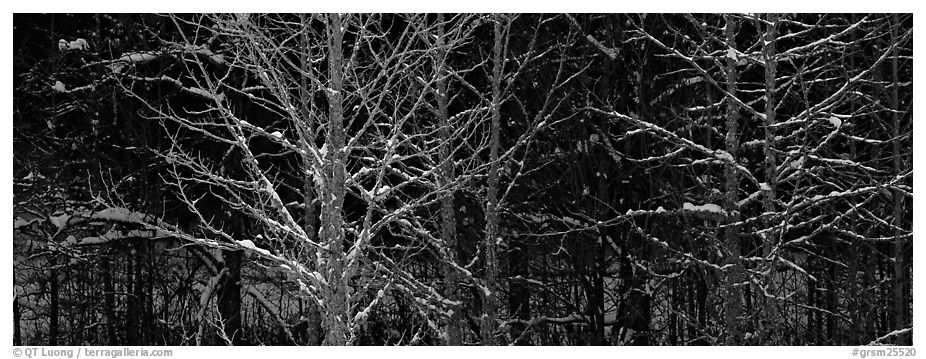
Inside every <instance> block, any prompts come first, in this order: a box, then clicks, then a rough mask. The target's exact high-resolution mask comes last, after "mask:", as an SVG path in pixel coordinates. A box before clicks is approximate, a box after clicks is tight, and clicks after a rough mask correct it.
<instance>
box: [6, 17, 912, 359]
mask: <svg viewBox="0 0 926 359" xmlns="http://www.w3.org/2000/svg"><path fill="white" fill-rule="evenodd" d="M13 26H14V27H13V40H14V41H13V42H14V47H13V72H14V75H13V78H14V83H13V98H14V107H13V149H14V154H13V156H14V157H13V176H14V178H13V216H14V218H13V252H14V253H13V255H14V258H13V277H14V296H15V298H14V299H13V327H14V338H13V342H14V344H15V345H85V344H91V345H864V344H901V345H903V344H906V345H909V344H910V343H911V342H912V334H913V330H912V291H911V287H912V258H913V257H912V212H913V202H912V193H913V188H912V186H913V164H912V160H913V152H912V148H913V146H912V143H913V138H912V136H913V131H912V106H913V83H912V78H913V77H912V74H913V16H912V15H911V14H360V15H348V14H186V15H172V14H163V15H162V14H16V15H14V17H13Z"/></svg>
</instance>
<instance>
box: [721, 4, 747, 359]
mask: <svg viewBox="0 0 926 359" xmlns="http://www.w3.org/2000/svg"><path fill="white" fill-rule="evenodd" d="M724 18H725V20H726V44H727V49H728V51H729V52H731V53H732V52H733V51H732V50H734V49H735V48H736V41H735V38H734V36H735V29H734V28H735V26H736V25H735V24H734V22H733V16H731V15H729V14H727V15H724ZM736 62H737V59H735V58H734V57H733V56H727V92H729V95H728V96H736V92H737V90H736V87H737V86H736V81H737V70H736ZM725 102H726V107H727V136H726V147H727V152H729V153H730V156H732V158H733V159H734V160H736V158H737V157H736V155H737V149H738V147H739V108H737V104H736V103H735V102H734V101H733V100H732V99H730V98H727V99H726V100H725ZM724 169H725V171H724V172H725V189H726V191H725V192H726V201H725V206H724V208H725V209H726V211H727V213H728V216H729V219H728V223H735V222H736V221H737V220H738V217H739V216H738V215H737V213H738V212H737V208H736V199H737V193H738V190H739V181H738V173H737V170H736V168H735V167H734V165H733V164H731V163H727V164H726V165H725V166H724ZM724 247H726V248H725V249H726V252H727V253H726V257H727V258H726V264H727V265H728V266H729V269H727V271H726V273H725V274H726V288H725V289H726V292H725V294H724V301H725V303H724V310H725V314H726V316H725V319H724V322H725V327H726V328H725V329H726V335H727V338H728V340H729V342H728V343H727V344H731V345H739V344H740V343H741V342H742V338H743V333H742V328H741V321H742V318H741V316H742V307H743V296H742V292H741V290H740V287H739V284H740V283H741V282H742V276H741V275H740V270H739V269H740V268H739V267H740V262H739V259H740V246H739V229H738V228H737V227H736V226H733V225H731V226H728V227H727V228H726V230H724Z"/></svg>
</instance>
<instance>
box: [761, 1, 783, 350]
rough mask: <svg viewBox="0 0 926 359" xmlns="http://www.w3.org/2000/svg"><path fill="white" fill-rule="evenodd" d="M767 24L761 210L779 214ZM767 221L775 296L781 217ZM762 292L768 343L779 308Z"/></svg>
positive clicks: (770, 27) (771, 40)
mask: <svg viewBox="0 0 926 359" xmlns="http://www.w3.org/2000/svg"><path fill="white" fill-rule="evenodd" d="M767 21H768V22H769V23H768V24H767V25H766V31H765V39H764V41H762V44H763V48H762V50H763V51H762V54H763V58H764V61H765V120H764V121H763V126H764V127H765V141H764V142H763V152H764V153H765V183H766V185H768V190H767V191H765V193H764V196H763V201H762V207H763V210H764V211H765V213H776V211H777V208H776V207H777V206H775V196H776V193H775V191H777V189H778V160H777V158H776V152H775V133H774V130H773V126H775V123H776V120H775V116H776V114H777V113H776V111H775V105H776V99H775V95H776V93H775V79H776V77H777V76H778V74H777V65H778V60H777V58H776V52H775V42H776V41H777V37H778V31H777V27H778V15H777V14H768V17H767ZM766 218H767V220H766V223H765V226H764V228H766V229H768V231H767V232H765V236H764V238H763V241H762V254H763V257H764V258H765V260H766V263H767V265H766V271H767V273H768V275H766V277H765V278H766V282H765V283H764V284H765V286H766V287H765V288H764V290H765V291H768V292H769V293H771V294H773V295H774V294H776V293H777V292H778V291H777V286H776V284H775V280H776V279H775V277H776V273H775V272H776V270H775V265H776V262H777V256H774V255H773V253H772V248H773V247H774V245H775V244H776V243H777V242H778V241H779V240H780V239H779V235H778V231H777V230H774V228H776V226H777V221H778V217H777V216H774V217H772V216H770V217H766ZM761 290H762V289H761V288H760V291H759V292H758V293H757V294H758V297H759V298H761V299H760V300H761V303H762V304H763V311H762V319H763V320H762V321H761V322H760V324H759V325H760V327H759V328H758V329H759V333H760V334H759V338H760V339H761V340H768V339H769V338H768V335H769V333H770V332H771V333H774V332H776V330H775V328H774V325H775V323H776V322H777V320H778V318H779V315H778V312H777V306H776V305H775V304H776V303H774V302H772V300H770V299H769V298H767V297H765V295H764V293H763V292H761Z"/></svg>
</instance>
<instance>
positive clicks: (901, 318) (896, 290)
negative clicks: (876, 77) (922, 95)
mask: <svg viewBox="0 0 926 359" xmlns="http://www.w3.org/2000/svg"><path fill="white" fill-rule="evenodd" d="M898 26H900V24H899V22H898V19H897V14H892V15H891V42H892V44H896V42H897V41H898V39H899V38H900V37H899V34H898V33H897V28H898ZM891 55H892V56H891V82H892V84H893V86H891V109H892V110H893V111H891V118H892V120H893V121H892V122H893V126H892V128H891V137H892V138H893V139H894V141H893V152H894V153H893V159H894V174H895V175H899V174H900V173H901V171H902V170H903V168H902V166H903V163H902V158H901V156H903V153H902V152H901V148H900V111H901V109H900V104H899V97H900V95H899V89H898V87H899V86H900V78H899V77H898V71H897V65H898V64H897V56H898V53H897V46H895V47H894V49H893V50H892V54H891ZM893 217H894V218H893V221H892V223H891V224H893V226H894V246H893V253H892V254H893V257H894V261H893V264H894V275H893V277H894V278H893V296H894V328H895V329H902V328H906V327H907V326H908V325H910V323H909V321H908V317H907V296H906V295H905V294H904V287H905V286H906V285H905V276H906V275H905V272H906V270H905V266H906V263H904V248H903V247H904V240H903V237H902V235H903V231H902V230H901V228H902V226H903V223H901V221H902V219H903V194H901V193H900V191H899V190H894V213H893ZM908 337H909V336H907V335H901V336H900V337H898V339H897V344H899V345H911V344H912V340H910V338H908Z"/></svg>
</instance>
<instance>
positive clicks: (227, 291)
mask: <svg viewBox="0 0 926 359" xmlns="http://www.w3.org/2000/svg"><path fill="white" fill-rule="evenodd" d="M241 257H242V251H240V250H223V251H222V260H223V261H224V262H225V270H226V273H227V274H226V276H225V278H224V282H223V283H222V284H221V289H219V297H218V305H219V315H220V316H221V318H222V329H223V330H224V331H225V335H226V336H227V337H228V339H229V340H231V344H232V345H240V344H241V337H242V335H241Z"/></svg>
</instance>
